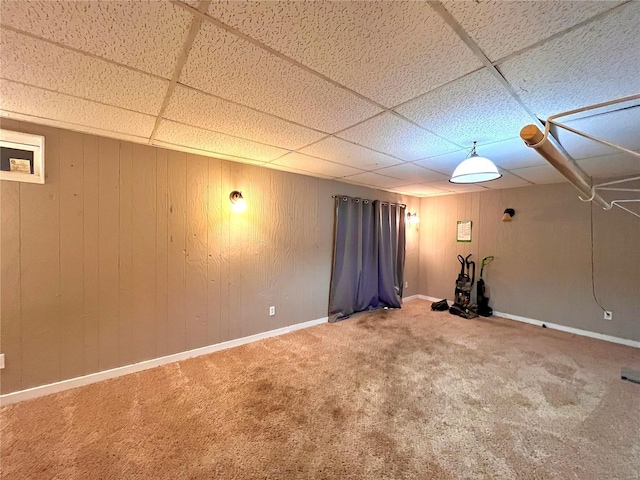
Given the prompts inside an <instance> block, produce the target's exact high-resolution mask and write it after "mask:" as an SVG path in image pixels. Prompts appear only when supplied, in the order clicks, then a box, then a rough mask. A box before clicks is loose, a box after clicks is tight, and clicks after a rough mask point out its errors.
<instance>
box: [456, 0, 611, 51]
mask: <svg viewBox="0 0 640 480" xmlns="http://www.w3.org/2000/svg"><path fill="white" fill-rule="evenodd" d="M619 3H620V2H602V1H598V2H587V1H579V2H576V1H573V2H570V1H562V2H505V1H497V0H490V1H483V2H460V1H447V2H444V6H445V8H446V9H447V10H448V11H449V12H450V13H451V14H452V15H453V16H454V17H455V19H456V20H457V21H458V23H459V24H460V25H461V26H462V28H464V29H465V31H466V32H467V33H468V34H469V35H470V36H471V38H472V39H473V40H474V41H475V42H476V43H477V44H478V46H479V47H480V48H481V49H482V51H483V52H484V54H485V55H486V56H487V57H488V58H489V59H491V60H492V61H496V60H498V59H500V58H502V57H504V56H506V55H508V54H510V53H513V52H516V51H518V50H521V49H523V48H526V47H528V46H530V45H533V44H534V43H536V42H538V41H540V40H544V39H545V38H549V37H550V36H552V35H555V34H556V33H559V32H562V31H563V30H566V29H567V28H571V27H573V26H574V25H576V24H578V23H580V22H583V21H585V20H588V19H589V18H591V17H593V16H595V15H598V14H599V13H601V12H604V11H606V10H608V9H610V8H613V7H615V6H616V5H617V4H619Z"/></svg>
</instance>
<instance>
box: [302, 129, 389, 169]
mask: <svg viewBox="0 0 640 480" xmlns="http://www.w3.org/2000/svg"><path fill="white" fill-rule="evenodd" d="M300 153H304V154H305V155H311V156H312V157H318V158H323V159H325V160H331V161H332V162H335V163H341V164H343V165H347V166H350V167H354V168H360V169H362V170H374V169H378V168H383V167H390V166H392V165H397V164H399V163H402V160H398V159H396V158H393V157H390V156H388V155H385V154H384V153H378V152H374V151H373V150H369V149H368V148H364V147H361V146H359V145H354V144H353V143H349V142H347V141H345V140H341V139H339V138H336V137H327V138H325V139H323V140H320V141H319V142H318V143H314V144H313V145H310V146H308V147H305V148H303V149H301V150H300Z"/></svg>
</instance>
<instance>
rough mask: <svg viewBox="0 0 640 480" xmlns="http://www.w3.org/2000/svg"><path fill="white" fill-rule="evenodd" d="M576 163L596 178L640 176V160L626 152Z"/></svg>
mask: <svg viewBox="0 0 640 480" xmlns="http://www.w3.org/2000/svg"><path fill="white" fill-rule="evenodd" d="M576 163H577V164H578V165H579V166H580V168H582V170H584V172H585V173H586V174H587V175H589V176H590V177H594V178H613V177H626V176H640V158H638V157H634V156H633V155H631V154H628V153H625V152H619V153H615V154H613V155H606V156H603V157H592V158H586V159H584V160H577V161H576ZM622 187H624V186H622Z"/></svg>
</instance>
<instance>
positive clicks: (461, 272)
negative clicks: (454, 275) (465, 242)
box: [458, 255, 465, 276]
mask: <svg viewBox="0 0 640 480" xmlns="http://www.w3.org/2000/svg"><path fill="white" fill-rule="evenodd" d="M464 260H465V258H464V257H463V256H462V255H458V261H459V262H460V265H462V268H461V270H460V276H462V275H464Z"/></svg>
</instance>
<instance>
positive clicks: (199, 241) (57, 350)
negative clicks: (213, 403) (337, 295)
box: [0, 118, 419, 393]
mask: <svg viewBox="0 0 640 480" xmlns="http://www.w3.org/2000/svg"><path fill="white" fill-rule="evenodd" d="M0 125H1V126H2V128H4V129H8V130H16V131H22V132H26V133H34V134H39V135H44V136H45V142H46V146H45V163H46V167H45V168H46V183H45V184H44V185H35V184H26V183H16V182H7V181H3V182H0V211H1V216H2V218H1V220H2V224H1V231H0V248H1V250H0V257H1V258H0V262H1V265H0V267H1V268H0V270H1V275H0V281H1V284H0V290H1V292H0V293H1V297H0V300H1V308H0V327H1V328H0V351H1V352H2V353H4V354H5V360H6V368H5V369H3V370H2V371H1V373H0V375H1V385H0V386H1V392H2V393H9V392H13V391H18V390H22V389H26V388H30V387H34V386H39V385H44V384H48V383H52V382H56V381H60V380H64V379H68V378H73V377H77V376H81V375H85V374H89V373H93V372H98V371H102V370H106V369H110V368H114V367H118V366H123V365H128V364H131V363H135V362H140V361H143V360H148V359H152V358H157V357H161V356H164V355H168V354H172V353H177V352H182V351H186V350H190V349H193V348H197V347H202V346H205V345H211V344H215V343H219V342H222V341H226V340H230V339H234V338H239V337H244V336H247V335H252V334H255V333H259V332H264V331H269V330H273V329H276V328H280V327H284V326H287V325H292V324H296V323H301V322H305V321H309V320H314V319H317V318H322V317H325V316H326V315H327V304H328V297H329V280H330V275H331V259H332V244H333V199H332V198H331V195H333V194H346V195H355V196H362V197H366V198H380V199H383V200H391V201H401V202H405V203H411V208H412V210H413V211H417V210H418V207H419V199H415V198H410V197H403V196H399V195H395V194H391V193H388V192H380V191H373V190H370V189H366V188H361V187H357V186H354V185H347V184H343V183H339V182H333V181H327V180H320V179H317V178H312V177H305V176H300V175H294V174H289V173H285V172H280V171H276V170H271V169H266V168H260V167H254V166H249V165H243V164H238V163H232V162H227V161H223V160H218V159H214V158H208V157H201V156H197V155H190V154H186V153H182V152H176V151H168V150H164V149H161V148H155V147H150V146H146V145H138V144H132V143H127V142H122V141H118V140H113V139H107V138H102V137H97V136H92V135H85V134H81V133H76V132H71V131H67V130H61V129H57V128H51V127H45V126H39V125H34V124H29V123H24V122H17V121H13V120H9V119H4V118H3V119H1V120H0ZM236 189H237V190H241V191H242V192H243V195H244V196H245V198H246V200H247V204H248V209H247V211H246V212H244V213H242V214H234V213H232V212H231V211H230V208H229V206H230V203H229V199H228V196H229V193H230V192H231V191H232V190H236ZM408 242H409V243H408V252H407V274H406V280H408V281H409V283H410V288H409V289H408V290H407V292H405V294H406V295H410V294H412V293H417V289H418V271H417V264H418V248H419V244H418V233H417V230H416V232H414V234H409V235H408ZM271 305H275V306H276V316H275V317H270V316H269V315H268V308H269V306H271Z"/></svg>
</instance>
